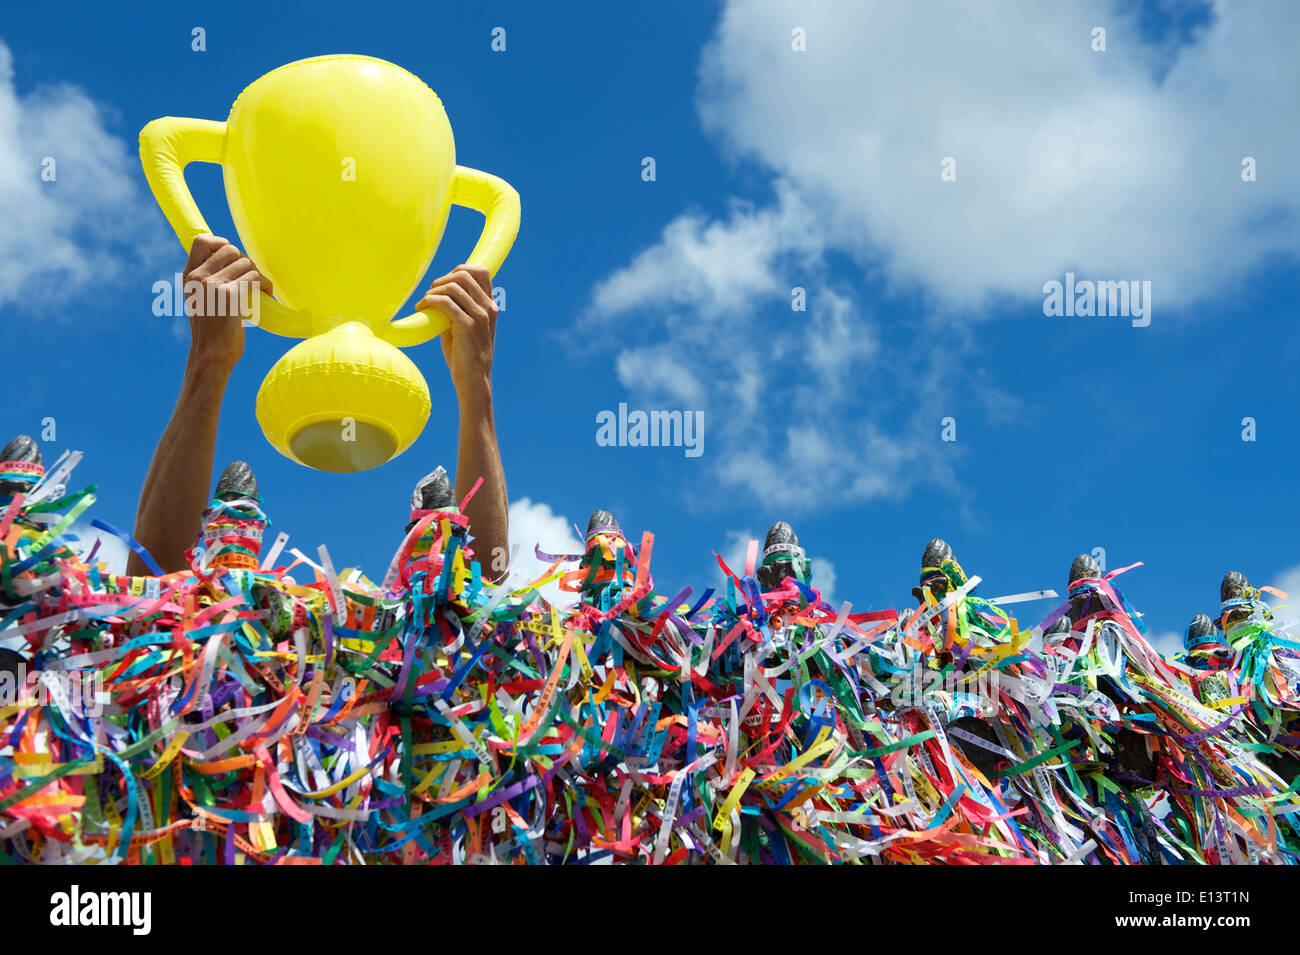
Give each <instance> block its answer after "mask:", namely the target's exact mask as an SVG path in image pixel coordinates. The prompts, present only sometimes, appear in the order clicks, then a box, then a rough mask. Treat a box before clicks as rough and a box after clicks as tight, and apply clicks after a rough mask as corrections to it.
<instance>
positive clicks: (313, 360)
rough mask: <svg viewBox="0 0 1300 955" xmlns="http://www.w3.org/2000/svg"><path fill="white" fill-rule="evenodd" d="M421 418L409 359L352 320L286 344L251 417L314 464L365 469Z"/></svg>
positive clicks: (390, 454)
mask: <svg viewBox="0 0 1300 955" xmlns="http://www.w3.org/2000/svg"><path fill="white" fill-rule="evenodd" d="M428 418H429V388H428V386H427V385H426V384H425V382H424V376H423V375H421V374H420V371H419V369H418V368H416V367H415V364H414V363H413V362H412V361H411V360H410V359H409V358H407V357H406V356H405V355H403V354H402V352H401V351H400V350H398V349H397V348H395V347H393V346H392V345H390V344H389V343H388V342H385V341H383V340H382V339H379V338H376V337H375V335H374V334H373V333H372V332H371V331H370V329H369V328H368V327H367V326H365V325H364V324H362V323H360V322H347V323H345V324H342V325H339V326H337V327H335V328H333V329H331V330H330V331H328V332H324V333H322V334H320V335H315V336H313V337H311V338H309V339H307V340H306V341H304V342H300V343H299V344H298V345H296V346H294V347H293V348H291V349H290V350H289V351H288V352H287V353H286V354H285V355H284V357H283V358H281V359H280V360H279V361H278V362H276V363H275V366H274V367H273V368H272V369H271V371H270V372H269V373H268V374H267V376H266V380H265V381H263V382H262V387H261V389H260V390H259V391H258V393H257V420H258V423H259V424H260V425H261V426H262V431H263V433H265V435H266V437H267V440H268V441H270V442H271V444H273V445H274V446H275V448H276V450H277V451H279V452H280V453H281V454H283V455H285V456H286V457H288V458H292V459H293V460H294V461H297V462H298V463H299V464H304V465H306V466H307V467H309V468H316V469H317V470H320V471H332V472H334V473H350V472H356V471H368V470H369V469H371V468H376V467H379V465H381V464H383V463H385V462H386V461H391V460H392V459H393V458H395V457H397V456H398V455H399V454H401V453H402V452H403V451H405V450H406V449H407V448H408V447H410V446H411V443H412V442H413V441H414V440H415V439H416V438H417V437H419V435H420V431H421V430H423V428H424V424H425V422H426V421H427V420H428Z"/></svg>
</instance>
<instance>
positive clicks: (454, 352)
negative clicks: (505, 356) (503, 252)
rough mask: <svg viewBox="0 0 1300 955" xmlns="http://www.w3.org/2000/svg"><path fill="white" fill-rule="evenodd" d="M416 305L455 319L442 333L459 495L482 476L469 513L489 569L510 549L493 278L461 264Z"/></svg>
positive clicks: (483, 562) (478, 550)
mask: <svg viewBox="0 0 1300 955" xmlns="http://www.w3.org/2000/svg"><path fill="white" fill-rule="evenodd" d="M416 308H418V309H421V310H425V309H435V308H436V309H438V310H439V311H441V312H443V313H444V314H445V315H446V316H447V317H448V318H450V319H451V327H450V328H448V329H447V330H446V331H445V332H443V333H442V354H443V357H444V358H446V360H447V369H448V370H449V371H450V372H451V380H452V384H453V385H455V387H456V399H457V404H458V405H459V406H460V437H459V440H458V442H457V452H456V499H457V500H458V501H459V500H463V499H464V497H465V495H466V494H468V493H469V491H470V488H472V487H473V486H474V482H475V481H477V480H478V479H479V478H480V477H481V478H483V486H482V487H481V488H479V489H478V493H477V494H475V495H474V499H473V500H472V501H470V502H469V507H468V508H467V513H466V516H467V517H468V518H469V526H470V531H471V533H473V535H474V536H475V537H476V538H477V543H476V544H475V547H474V552H475V554H476V555H477V557H478V560H479V562H480V564H481V565H482V567H483V569H484V570H485V571H487V572H489V573H490V569H491V568H492V567H493V566H494V565H495V566H498V567H499V566H504V559H502V560H501V561H500V562H498V561H497V558H498V557H502V558H504V555H508V554H509V552H510V540H509V516H508V514H509V499H508V498H507V497H506V475H505V471H504V470H503V469H502V467H501V452H500V451H499V449H498V448H497V432H496V421H495V419H494V417H493V410H492V352H493V348H494V345H495V342H496V327H497V308H496V303H495V302H493V300H492V277H491V275H489V274H488V270H487V269H485V268H482V267H479V266H474V265H462V266H460V267H459V268H457V269H456V270H455V271H454V272H452V273H451V274H449V275H445V276H443V277H442V278H440V279H438V281H437V282H435V283H434V284H433V287H432V288H430V289H429V291H428V293H427V294H426V295H425V296H424V298H423V299H421V300H420V303H419V304H418V305H417V306H416Z"/></svg>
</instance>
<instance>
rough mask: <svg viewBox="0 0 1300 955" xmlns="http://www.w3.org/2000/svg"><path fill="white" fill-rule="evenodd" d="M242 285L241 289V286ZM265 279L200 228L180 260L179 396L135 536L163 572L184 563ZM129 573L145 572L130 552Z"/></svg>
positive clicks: (148, 482)
mask: <svg viewBox="0 0 1300 955" xmlns="http://www.w3.org/2000/svg"><path fill="white" fill-rule="evenodd" d="M241 286H242V289H241ZM259 287H260V288H261V289H262V290H263V291H265V292H267V293H270V291H271V284H270V282H268V281H266V279H265V278H263V277H262V276H261V274H260V273H258V271H257V270H256V269H255V268H254V267H253V264H252V262H250V261H249V260H248V259H247V258H246V257H245V256H244V255H243V253H241V252H240V251H239V250H238V249H237V248H235V247H234V246H233V245H231V244H230V243H229V242H227V241H226V240H225V239H222V238H219V237H217V236H212V235H201V236H199V237H198V238H197V239H195V240H194V245H193V246H191V248H190V257H189V261H188V262H187V263H186V266H185V289H184V291H185V293H186V294H185V300H186V311H187V312H188V313H189V317H190V354H189V359H188V360H187V361H186V363H185V377H184V379H183V380H182V381H181V393H180V397H178V398H177V399H176V408H175V410H174V411H172V417H171V421H169V422H168V424H167V430H165V431H164V432H163V435H162V438H161V440H159V442H158V449H157V450H156V451H155V452H154V456H153V461H152V462H151V463H150V465H149V473H148V475H147V476H146V477H145V481H144V488H143V489H142V490H141V492H140V506H139V509H138V510H137V511H136V517H135V537H136V539H137V540H138V541H140V543H141V544H143V545H144V547H145V549H146V550H148V551H149V553H151V554H152V555H153V557H154V559H155V560H156V561H158V565H159V566H160V567H161V568H162V569H163V571H165V572H166V573H172V572H174V571H178V570H183V569H185V566H186V564H185V551H186V550H187V549H188V548H190V547H193V546H194V540H195V537H196V535H197V534H198V531H199V522H200V520H201V518H202V515H203V510H204V508H205V507H207V504H208V500H209V494H210V489H211V485H212V457H213V454H214V452H215V449H216V444H217V422H218V421H219V420H220V418H221V399H222V397H223V396H224V395H225V392H226V382H228V381H229V380H230V373H231V371H233V370H234V367H235V364H236V363H237V362H238V361H239V358H240V356H241V355H242V354H243V353H244V329H243V326H242V324H241V317H242V315H243V314H245V313H246V312H247V308H248V303H251V302H252V301H254V297H255V296H256V294H257V289H258V288H259ZM127 573H128V574H130V575H132V576H139V575H144V574H148V573H149V571H148V569H147V568H146V567H145V565H144V561H143V560H141V559H140V557H139V556H138V555H136V554H135V553H132V554H131V557H130V559H129V561H128V562H127Z"/></svg>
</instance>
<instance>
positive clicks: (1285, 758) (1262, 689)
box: [0, 458, 1300, 864]
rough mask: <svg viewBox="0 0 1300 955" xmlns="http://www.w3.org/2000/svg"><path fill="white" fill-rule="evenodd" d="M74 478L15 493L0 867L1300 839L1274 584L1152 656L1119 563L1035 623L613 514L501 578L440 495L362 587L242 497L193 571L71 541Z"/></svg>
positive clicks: (0, 751)
mask: <svg viewBox="0 0 1300 955" xmlns="http://www.w3.org/2000/svg"><path fill="white" fill-rule="evenodd" d="M75 464H76V460H75V458H73V459H72V460H71V463H70V464H69V463H68V461H66V460H65V461H63V462H62V467H56V469H55V472H56V473H53V474H51V475H49V476H45V475H40V474H35V473H33V474H31V475H30V477H31V481H32V483H31V486H30V488H29V489H28V492H27V493H18V494H15V495H13V496H12V497H11V498H0V608H3V609H0V614H2V616H3V619H0V645H3V646H6V647H10V648H11V649H17V651H18V652H17V653H10V654H9V655H8V656H7V657H5V658H4V660H5V661H6V662H5V665H4V667H3V668H0V862H11V863H12V862H127V863H142V864H171V863H189V864H210V863H225V864H236V863H245V864H252V863H257V864H271V863H276V864H333V863H345V864H359V863H366V864H371V863H406V864H413V863H432V864H454V863H463V862H471V863H476V862H526V863H562V862H564V863H578V864H591V863H597V862H604V861H610V862H620V863H622V862H643V863H659V864H682V863H697V862H709V863H721V864H731V863H769V864H770V863H776V864H788V863H800V864H803V863H816V864H824V863H831V864H840V863H871V864H881V863H922V862H937V863H955V864H986V863H1017V864H1055V863H1065V862H1076V863H1091V864H1124V863H1154V862H1160V863H1230V862H1267V863H1273V864H1289V863H1292V862H1294V861H1296V859H1297V853H1300V834H1298V833H1297V831H1296V824H1295V821H1294V820H1295V814H1296V811H1297V810H1298V809H1300V797H1298V796H1297V794H1296V793H1295V792H1294V791H1293V790H1294V785H1295V783H1294V780H1295V778H1296V769H1297V763H1296V761H1295V759H1294V756H1293V754H1292V746H1293V744H1295V743H1296V742H1297V741H1298V740H1300V736H1297V735H1295V734H1294V733H1293V731H1292V730H1291V728H1290V724H1291V721H1292V717H1293V715H1294V713H1295V710H1296V707H1295V705H1294V704H1295V702H1296V699H1297V695H1296V689H1297V682H1298V681H1300V666H1297V657H1296V655H1295V650H1296V649H1297V644H1295V643H1294V642H1292V641H1291V640H1289V638H1287V636H1286V635H1285V628H1284V627H1281V626H1278V625H1276V624H1275V623H1274V621H1273V618H1272V615H1271V612H1270V610H1269V608H1267V607H1266V606H1265V605H1263V604H1262V600H1259V601H1257V602H1256V603H1255V604H1253V605H1252V606H1251V607H1248V608H1247V610H1248V611H1249V617H1248V619H1247V620H1246V623H1244V624H1243V623H1240V622H1238V623H1237V625H1236V626H1235V627H1234V629H1233V630H1232V631H1231V633H1230V637H1231V640H1232V643H1233V647H1234V649H1235V651H1236V659H1235V664H1234V666H1233V667H1230V668H1227V669H1226V670H1216V671H1202V670H1198V669H1196V668H1195V667H1193V666H1191V665H1189V664H1188V662H1187V661H1185V660H1170V659H1166V658H1164V657H1162V656H1161V655H1159V654H1158V653H1156V652H1155V651H1154V650H1153V649H1152V648H1151V646H1150V644H1149V643H1147V641H1146V639H1145V637H1144V636H1143V633H1142V626H1141V622H1140V618H1138V616H1137V615H1136V612H1135V611H1134V610H1133V608H1132V607H1131V606H1130V605H1129V604H1128V603H1127V601H1126V600H1125V599H1124V598H1123V595H1122V594H1121V593H1120V592H1119V590H1118V588H1117V587H1116V585H1115V584H1114V582H1113V578H1114V576H1115V574H1111V575H1108V576H1107V577H1105V578H1098V579H1092V580H1084V581H1079V582H1076V583H1075V585H1074V587H1073V588H1072V591H1071V594H1070V599H1069V600H1068V601H1067V602H1066V603H1065V604H1063V605H1062V606H1061V607H1059V608H1058V609H1057V610H1055V611H1053V613H1051V614H1049V615H1048V617H1047V618H1046V619H1045V620H1044V621H1043V624H1044V626H1034V627H1030V628H1029V629H1021V628H1020V625H1019V623H1018V621H1017V620H1016V619H1015V618H1014V617H1013V616H1012V615H1010V614H1009V613H1007V611H1006V610H1005V609H1003V606H1004V605H1005V604H1007V603H1010V602H1013V601H1014V598H1008V599H1007V600H1004V601H997V600H994V601H988V600H984V599H982V598H979V597H977V596H976V595H975V593H974V591H975V587H976V585H977V584H978V583H979V578H978V577H970V578H967V576H966V574H965V573H964V571H962V570H961V568H960V567H959V566H957V565H956V564H955V562H952V561H950V562H945V566H944V567H943V568H942V578H943V582H944V586H943V587H942V588H941V593H942V596H940V597H936V596H935V593H934V592H932V590H931V588H930V587H929V586H926V588H925V589H924V591H923V598H922V605H921V606H920V607H919V608H917V609H916V610H914V611H908V612H906V613H905V614H903V615H902V616H900V615H898V614H896V613H895V612H894V611H882V612H874V613H854V612H852V608H851V607H850V606H848V605H844V606H842V607H839V608H835V607H831V606H829V605H828V604H826V602H825V601H824V600H823V599H822V597H821V594H820V593H819V592H818V591H817V590H815V589H813V587H812V586H811V585H810V583H809V580H810V578H809V577H808V576H807V575H806V573H805V574H802V575H800V576H799V577H798V578H797V577H786V578H785V580H784V582H783V583H782V584H781V585H780V586H779V587H778V588H777V589H774V590H767V591H764V590H762V589H761V587H760V584H759V582H758V579H757V578H756V576H755V570H756V568H755V566H754V565H755V562H756V556H757V554H756V548H751V550H750V554H749V557H748V559H747V562H746V564H747V566H746V567H744V568H743V569H737V570H733V569H732V568H729V567H728V566H727V565H726V564H725V563H724V562H723V561H722V560H721V559H719V564H720V565H721V567H722V569H723V572H724V574H725V580H726V585H725V589H723V590H722V591H719V592H715V591H713V590H706V591H705V592H703V593H701V594H698V595H697V594H695V593H694V592H693V591H692V590H691V589H690V588H685V589H683V590H682V591H681V592H679V593H676V594H673V595H671V596H669V595H665V594H661V593H659V592H657V591H656V590H655V588H654V583H653V579H652V577H651V574H650V563H651V556H652V550H653V544H654V541H653V537H652V536H651V535H649V534H646V535H644V536H643V537H642V538H641V540H640V542H639V544H638V545H637V546H635V547H633V546H631V545H630V544H628V542H626V541H625V540H623V538H622V533H621V531H619V530H618V528H617V527H609V528H602V529H601V533H599V534H596V535H594V538H593V540H594V543H593V545H592V547H591V548H589V550H588V552H587V553H586V554H585V555H554V556H550V557H549V558H547V559H548V560H549V563H550V565H551V566H550V569H549V570H548V571H547V572H546V573H545V574H543V575H542V576H541V577H540V578H539V579H537V580H535V581H531V582H529V583H528V584H527V585H525V586H521V587H519V586H510V585H506V586H493V585H491V584H489V583H488V582H486V581H485V580H484V579H483V577H482V575H481V572H480V566H479V564H478V562H477V561H475V560H474V559H473V555H472V550H471V547H472V542H473V540H472V537H470V535H469V528H468V527H467V524H466V521H465V519H464V517H463V516H462V515H461V514H460V513H459V511H458V510H456V509H454V508H451V509H447V510H441V511H428V512H424V511H416V512H414V513H413V515H412V517H413V519H414V520H415V523H414V525H413V526H412V528H411V530H410V531H409V533H408V534H407V536H406V539H405V540H404V541H403V542H402V544H401V546H400V547H399V548H398V551H397V554H396V555H395V557H394V559H393V563H392V565H391V566H390V568H389V570H388V573H387V575H386V576H385V579H384V580H383V581H382V582H381V583H378V584H376V583H374V582H372V581H371V580H369V579H368V578H366V577H365V576H364V575H363V574H361V573H360V572H359V571H357V570H355V569H350V568H343V569H341V570H336V569H335V567H334V565H333V563H332V561H331V559H330V556H329V554H328V552H327V551H325V549H324V548H321V549H320V551H319V552H318V555H317V556H318V560H312V559H311V558H309V557H307V556H306V555H304V554H302V553H300V552H299V551H297V550H290V551H289V555H290V557H292V560H291V561H290V562H288V563H285V562H282V561H281V560H280V558H281V554H282V552H283V548H284V538H283V535H282V536H281V538H280V539H278V540H277V541H276V542H275V544H274V545H273V546H272V547H270V548H269V549H267V551H266V553H265V554H264V555H263V554H262V540H261V537H262V530H263V529H264V527H265V524H266V517H265V515H264V514H263V513H262V510H261V506H260V502H259V501H257V500H253V499H243V500H222V501H214V502H213V507H212V508H211V510H210V511H209V513H208V516H207V518H206V526H205V529H204V532H203V534H202V535H201V537H200V539H199V541H198V542H197V544H196V546H195V548H194V550H193V551H192V552H191V555H190V556H191V568H190V569H189V570H187V571H185V572H183V573H176V574H169V575H160V576H154V577H144V578H134V577H122V576H116V575H112V574H109V573H107V571H106V570H105V567H104V565H103V564H102V563H98V562H96V561H95V560H94V555H93V553H92V554H86V555H85V556H82V555H81V554H80V553H79V552H78V550H77V549H76V542H75V540H74V539H73V538H72V537H71V536H70V534H69V528H70V527H71V525H72V523H73V521H74V520H75V519H76V518H77V517H78V516H79V515H80V514H81V513H82V512H83V511H84V510H85V508H86V507H88V506H89V505H90V503H91V502H93V500H94V496H93V490H94V489H93V487H90V488H87V489H86V490H84V491H81V492H77V493H74V494H66V493H64V491H63V489H62V486H61V484H60V482H62V481H63V480H66V478H67V474H68V472H70V470H71V466H74V465H75ZM5 476H6V477H8V478H11V479H12V478H15V476H16V475H15V474H7V475H5ZM97 526H98V527H100V528H101V529H103V530H106V531H109V532H113V533H119V534H120V532H116V531H114V530H113V529H112V528H111V527H109V526H108V525H106V524H103V523H102V522H97ZM120 536H122V537H124V538H126V539H127V540H128V542H130V543H132V544H133V545H134V542H133V541H130V540H129V538H128V537H127V535H120ZM136 546H138V545H136ZM539 556H543V557H546V555H542V554H541V552H540V551H539ZM566 563H574V564H575V566H574V567H573V568H571V569H565V567H564V565H565V564H566ZM949 564H951V566H949ZM803 569H804V570H805V571H806V570H807V568H806V567H804V568H803ZM295 572H297V573H298V574H299V575H300V576H305V575H306V574H307V573H308V572H309V573H310V575H311V577H312V578H313V579H312V581H311V582H310V583H301V582H299V580H298V579H296V577H295V576H294V573H295ZM935 579H936V580H937V579H938V577H936V578H935ZM552 580H558V581H560V582H561V586H562V588H564V589H565V590H568V591H569V592H571V593H573V594H574V597H575V600H574V604H573V606H569V607H564V608H559V607H555V606H552V605H550V604H548V603H547V602H546V600H545V599H544V598H543V597H542V596H541V594H540V591H539V588H540V587H541V586H542V585H543V584H546V583H548V582H550V581H552ZM1021 596H1022V597H1025V596H1028V595H1021ZM1238 617H1240V614H1239V615H1238ZM1225 674H1226V675H1225ZM1209 681H1217V682H1209Z"/></svg>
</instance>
